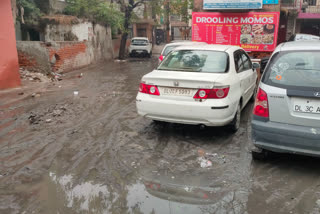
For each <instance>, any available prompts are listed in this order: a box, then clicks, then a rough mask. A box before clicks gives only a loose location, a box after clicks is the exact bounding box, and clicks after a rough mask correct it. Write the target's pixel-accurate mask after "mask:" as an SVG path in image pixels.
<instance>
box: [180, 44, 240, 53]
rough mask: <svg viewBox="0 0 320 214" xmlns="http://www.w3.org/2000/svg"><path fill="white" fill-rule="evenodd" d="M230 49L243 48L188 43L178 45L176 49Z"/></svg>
mask: <svg viewBox="0 0 320 214" xmlns="http://www.w3.org/2000/svg"><path fill="white" fill-rule="evenodd" d="M229 49H235V50H238V49H241V48H240V47H238V46H233V45H210V44H205V45H196V46H195V45H186V46H180V47H177V48H176V49H175V50H212V51H227V50H229Z"/></svg>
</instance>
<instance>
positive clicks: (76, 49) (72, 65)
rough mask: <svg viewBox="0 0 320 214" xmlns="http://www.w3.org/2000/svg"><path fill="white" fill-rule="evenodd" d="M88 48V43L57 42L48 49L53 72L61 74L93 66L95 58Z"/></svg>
mask: <svg viewBox="0 0 320 214" xmlns="http://www.w3.org/2000/svg"><path fill="white" fill-rule="evenodd" d="M87 46H88V44H87V42H57V43H55V45H54V46H50V47H47V50H48V53H49V60H50V62H51V68H52V70H53V71H54V72H59V73H61V72H66V71H70V70H73V69H77V68H81V67H83V66H86V65H89V64H91V63H92V62H93V61H94V58H93V56H90V53H88V52H87Z"/></svg>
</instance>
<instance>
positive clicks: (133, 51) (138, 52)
mask: <svg viewBox="0 0 320 214" xmlns="http://www.w3.org/2000/svg"><path fill="white" fill-rule="evenodd" d="M130 54H134V55H140V54H141V55H145V54H148V51H147V50H132V51H131V52H130Z"/></svg>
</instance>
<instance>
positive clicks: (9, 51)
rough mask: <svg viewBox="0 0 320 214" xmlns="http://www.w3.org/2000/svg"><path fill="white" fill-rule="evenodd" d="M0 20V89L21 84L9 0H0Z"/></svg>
mask: <svg viewBox="0 0 320 214" xmlns="http://www.w3.org/2000/svg"><path fill="white" fill-rule="evenodd" d="M0 20H1V21H0V29H1V31H0V47H1V51H0V89H5V88H12V87H17V86H19V85H20V84H21V82H20V75H19V65H18V55H17V48H16V37H15V33H14V31H15V29H14V22H13V17H12V8H11V0H1V1H0Z"/></svg>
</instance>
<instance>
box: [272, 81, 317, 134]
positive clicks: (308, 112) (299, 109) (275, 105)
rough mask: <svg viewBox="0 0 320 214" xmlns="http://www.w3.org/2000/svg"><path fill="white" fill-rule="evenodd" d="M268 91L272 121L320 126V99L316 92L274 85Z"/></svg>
mask: <svg viewBox="0 0 320 214" xmlns="http://www.w3.org/2000/svg"><path fill="white" fill-rule="evenodd" d="M270 89H271V90H270ZM266 91H267V94H268V103H269V118H270V121H273V122H279V123H287V124H293V125H300V126H310V127H317V128H320V99H319V98H316V97H315V96H314V93H316V92H314V91H312V90H310V91H305V90H299V89H295V90H292V89H283V88H278V87H272V86H269V87H268V89H267V90H266Z"/></svg>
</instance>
